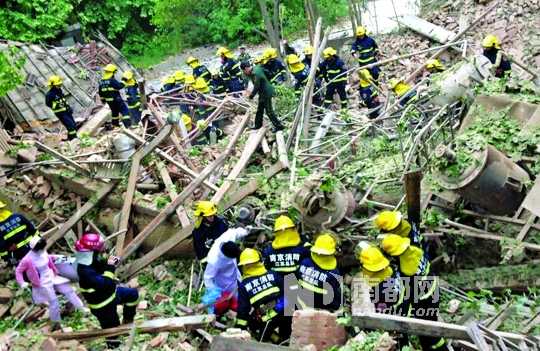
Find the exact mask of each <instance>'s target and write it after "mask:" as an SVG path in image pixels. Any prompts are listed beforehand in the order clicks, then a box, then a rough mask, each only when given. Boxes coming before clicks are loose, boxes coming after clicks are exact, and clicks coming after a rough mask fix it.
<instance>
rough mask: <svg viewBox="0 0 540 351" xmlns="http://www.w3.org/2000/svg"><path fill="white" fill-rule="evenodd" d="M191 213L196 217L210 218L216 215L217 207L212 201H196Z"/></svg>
mask: <svg viewBox="0 0 540 351" xmlns="http://www.w3.org/2000/svg"><path fill="white" fill-rule="evenodd" d="M193 212H194V214H195V216H197V217H210V216H213V215H215V214H216V213H217V207H216V204H215V203H213V202H212V201H198V202H197V204H196V205H195V211H193Z"/></svg>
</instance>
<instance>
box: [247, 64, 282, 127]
mask: <svg viewBox="0 0 540 351" xmlns="http://www.w3.org/2000/svg"><path fill="white" fill-rule="evenodd" d="M240 67H241V68H242V70H243V71H244V74H245V75H246V76H248V77H249V78H250V79H251V81H252V82H253V91H252V92H251V94H250V95H249V99H253V98H254V97H255V95H257V94H259V104H258V106H257V114H256V115H255V126H254V127H253V129H259V128H261V127H262V122H263V114H264V112H265V111H266V115H267V116H268V118H269V119H270V122H272V124H273V125H274V129H273V131H274V132H277V131H280V130H283V128H284V127H283V125H282V124H281V122H280V121H279V120H278V119H277V117H276V114H275V113H274V108H273V107H272V97H273V96H274V95H275V90H274V87H273V86H272V84H270V82H269V81H268V78H267V77H266V74H265V73H264V69H263V68H262V66H260V65H256V66H255V67H253V66H252V65H251V64H250V63H249V62H242V64H241V65H240Z"/></svg>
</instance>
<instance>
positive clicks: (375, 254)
mask: <svg viewBox="0 0 540 351" xmlns="http://www.w3.org/2000/svg"><path fill="white" fill-rule="evenodd" d="M356 257H357V258H358V260H359V261H360V263H361V264H362V267H363V268H364V269H365V270H367V271H370V272H378V271H381V270H383V269H385V268H386V267H388V266H389V265H390V261H389V260H388V259H387V258H386V257H385V256H384V255H383V253H382V252H381V250H380V249H379V248H378V247H376V246H373V245H371V244H370V243H369V242H367V241H361V242H359V243H358V245H357V254H356Z"/></svg>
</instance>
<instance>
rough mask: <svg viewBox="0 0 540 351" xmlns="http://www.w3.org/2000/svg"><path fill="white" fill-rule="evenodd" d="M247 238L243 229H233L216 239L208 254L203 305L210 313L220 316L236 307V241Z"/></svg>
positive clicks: (238, 274)
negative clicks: (207, 307)
mask: <svg viewBox="0 0 540 351" xmlns="http://www.w3.org/2000/svg"><path fill="white" fill-rule="evenodd" d="M248 234H249V231H248V230H247V229H245V228H232V229H229V230H227V231H226V232H225V233H223V234H222V235H221V236H220V237H219V238H217V239H216V240H215V241H214V243H213V244H212V247H211V248H210V251H209V252H208V256H207V257H208V259H207V265H206V269H205V270H204V277H203V278H204V286H205V288H206V291H205V294H204V296H203V299H202V300H203V303H205V304H208V305H210V306H211V307H210V312H211V313H215V314H216V315H218V316H219V315H223V314H224V313H225V312H227V311H228V310H229V309H230V310H233V311H236V309H237V307H238V285H237V284H238V281H239V280H240V278H241V275H240V271H239V270H238V265H237V263H236V260H237V259H238V257H239V256H240V248H239V247H238V245H237V244H236V242H237V241H240V240H242V239H244V238H245V237H246V236H247V235H248Z"/></svg>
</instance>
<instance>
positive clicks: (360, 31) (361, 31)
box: [356, 26, 367, 37]
mask: <svg viewBox="0 0 540 351" xmlns="http://www.w3.org/2000/svg"><path fill="white" fill-rule="evenodd" d="M366 32H367V31H366V27H364V26H358V27H356V36H357V37H361V36H364V35H366Z"/></svg>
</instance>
